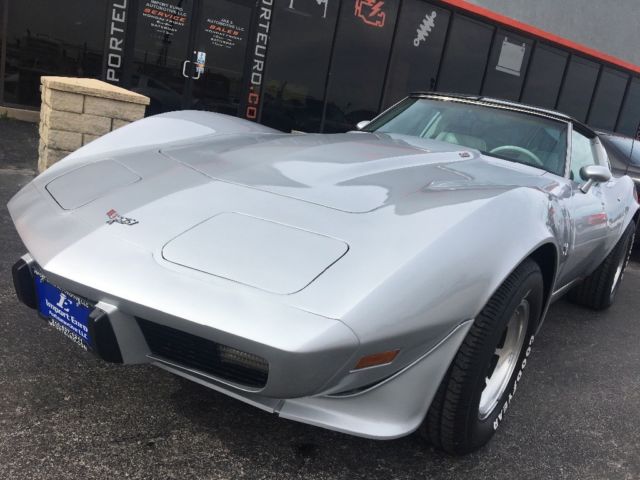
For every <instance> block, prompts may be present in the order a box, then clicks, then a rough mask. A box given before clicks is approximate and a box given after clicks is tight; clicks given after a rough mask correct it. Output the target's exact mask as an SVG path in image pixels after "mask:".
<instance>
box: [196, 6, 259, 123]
mask: <svg viewBox="0 0 640 480" xmlns="http://www.w3.org/2000/svg"><path fill="white" fill-rule="evenodd" d="M254 5H255V1H253V2H252V1H246V0H243V1H238V0H216V1H215V2H204V3H203V4H202V8H201V9H200V13H199V15H198V17H199V18H198V19H197V21H196V22H195V25H196V28H197V31H196V41H195V48H194V50H195V51H196V52H200V55H201V54H202V52H204V53H205V57H204V60H205V65H206V66H205V68H204V72H202V73H201V75H200V78H198V79H197V80H195V81H194V82H193V97H194V98H193V101H192V105H193V108H196V109H198V110H208V111H212V112H220V113H226V114H227V115H238V114H239V113H240V112H239V108H240V103H241V99H242V94H243V87H244V71H245V65H246V56H247V55H246V53H247V46H248V44H249V31H250V27H251V18H252V15H253V8H254ZM196 55H197V54H196Z"/></svg>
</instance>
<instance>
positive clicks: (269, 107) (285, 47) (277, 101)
mask: <svg viewBox="0 0 640 480" xmlns="http://www.w3.org/2000/svg"><path fill="white" fill-rule="evenodd" d="M338 8H339V3H338V2H335V1H333V0H332V1H328V2H326V1H325V2H322V1H309V0H294V1H291V0H286V1H281V2H276V4H275V7H274V13H273V23H272V24H271V27H272V29H271V38H270V40H269V55H268V59H267V68H266V74H265V83H264V85H265V88H264V95H263V100H262V102H263V103H262V104H263V107H262V118H261V122H262V123H264V124H265V125H268V126H270V127H274V128H277V129H280V130H283V131H287V132H289V131H291V130H300V131H303V132H319V131H320V123H321V121H322V110H323V106H324V95H325V88H326V85H327V72H328V70H329V61H330V56H331V45H332V42H333V35H334V33H335V28H336V21H337V19H338ZM293 39H295V40H293Z"/></svg>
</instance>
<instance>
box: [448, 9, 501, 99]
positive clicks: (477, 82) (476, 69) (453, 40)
mask: <svg viewBox="0 0 640 480" xmlns="http://www.w3.org/2000/svg"><path fill="white" fill-rule="evenodd" d="M493 30H494V27H492V26H490V25H487V24H485V23H482V22H478V21H476V20H472V19H471V18H467V17H463V16H460V15H454V16H453V20H452V22H451V32H450V33H449V39H448V41H447V47H446V51H445V53H444V59H443V61H442V70H441V72H440V78H439V79H438V90H440V91H441V92H449V93H470V94H474V95H477V94H479V93H480V89H481V88H482V79H483V77H484V71H485V68H486V66H487V60H488V58H489V50H490V48H491V38H492V37H493Z"/></svg>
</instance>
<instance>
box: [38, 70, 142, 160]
mask: <svg viewBox="0 0 640 480" xmlns="http://www.w3.org/2000/svg"><path fill="white" fill-rule="evenodd" d="M149 102H150V100H149V98H148V97H145V96H144V95H139V94H137V93H133V92H130V91H128V90H125V89H123V88H120V87H116V86H114V85H110V84H108V83H105V82H101V81H100V80H95V79H92V78H65V77H42V109H41V110H40V149H39V154H40V158H39V160H38V171H40V172H43V171H44V170H46V169H47V168H49V167H50V166H51V165H53V164H54V163H56V162H57V161H58V160H60V159H62V158H64V157H66V156H67V155H69V154H70V153H72V152H73V151H75V150H77V149H78V148H80V147H82V146H83V145H86V144H87V143H89V142H91V141H93V140H95V139H96V138H99V137H100V136H102V135H104V134H106V133H109V132H111V131H113V130H116V129H118V128H120V127H122V126H124V125H128V124H129V123H131V122H133V121H136V120H140V119H141V118H143V117H144V113H145V110H146V107H147V105H149Z"/></svg>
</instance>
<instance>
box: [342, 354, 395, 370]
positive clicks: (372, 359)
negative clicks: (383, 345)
mask: <svg viewBox="0 0 640 480" xmlns="http://www.w3.org/2000/svg"><path fill="white" fill-rule="evenodd" d="M399 353H400V350H389V351H388V352H380V353H374V354H372V355H366V356H364V357H362V358H361V359H360V360H358V363H357V364H356V366H355V367H354V368H353V369H354V370H362V369H363V368H369V367H378V366H380V365H387V364H389V363H391V362H393V361H394V360H395V358H396V357H397V356H398V354H399Z"/></svg>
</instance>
